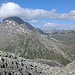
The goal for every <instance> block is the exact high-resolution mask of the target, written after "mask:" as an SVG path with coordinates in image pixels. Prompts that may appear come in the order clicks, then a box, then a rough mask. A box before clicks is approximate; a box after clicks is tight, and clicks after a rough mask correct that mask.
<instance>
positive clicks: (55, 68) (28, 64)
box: [0, 52, 75, 75]
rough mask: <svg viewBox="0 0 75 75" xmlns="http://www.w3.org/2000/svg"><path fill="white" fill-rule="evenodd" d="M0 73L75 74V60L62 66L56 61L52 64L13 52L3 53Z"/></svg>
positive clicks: (3, 74) (0, 60) (29, 74)
mask: <svg viewBox="0 0 75 75" xmlns="http://www.w3.org/2000/svg"><path fill="white" fill-rule="evenodd" d="M0 55H1V56H0V75H75V61H73V62H72V63H70V64H68V65H67V66H62V65H60V64H59V63H57V62H55V63H53V64H54V65H53V64H52V61H50V65H48V64H42V63H38V62H36V61H35V62H34V61H32V60H30V59H25V58H21V57H16V56H15V55H14V54H13V53H5V54H3V55H2V54H1V52H0Z"/></svg>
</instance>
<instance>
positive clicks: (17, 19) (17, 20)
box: [3, 17, 24, 24]
mask: <svg viewBox="0 0 75 75" xmlns="http://www.w3.org/2000/svg"><path fill="white" fill-rule="evenodd" d="M8 21H15V22H17V23H18V24H24V21H23V20H22V19H20V18H18V17H8V18H5V19H4V20H3V22H8Z"/></svg>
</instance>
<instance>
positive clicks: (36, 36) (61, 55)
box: [0, 17, 75, 65]
mask: <svg viewBox="0 0 75 75" xmlns="http://www.w3.org/2000/svg"><path fill="white" fill-rule="evenodd" d="M55 32H57V31H56V30H54V31H53V34H46V33H45V32H44V31H42V30H41V29H39V28H34V27H33V26H32V25H31V24H29V23H28V22H24V21H23V20H22V19H20V18H18V17H8V18H5V19H4V20H3V22H1V23H0V50H1V51H5V52H12V53H14V54H16V55H17V56H21V57H24V58H28V59H35V58H37V59H38V58H40V59H41V58H42V59H47V60H50V59H51V60H56V61H58V62H59V63H61V64H63V65H66V64H67V63H69V62H71V61H73V60H74V59H75V43H74V42H75V39H74V38H75V34H74V33H75V32H74V31H68V30H67V31H63V32H61V33H62V34H58V32H57V33H55ZM63 33H65V34H63ZM66 33H67V34H66ZM68 33H70V34H71V35H70V34H68Z"/></svg>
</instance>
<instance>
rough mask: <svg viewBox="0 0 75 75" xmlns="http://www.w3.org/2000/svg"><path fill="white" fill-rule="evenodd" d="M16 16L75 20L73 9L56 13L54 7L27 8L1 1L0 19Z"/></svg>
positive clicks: (32, 18)
mask: <svg viewBox="0 0 75 75" xmlns="http://www.w3.org/2000/svg"><path fill="white" fill-rule="evenodd" d="M10 16H18V17H21V18H22V19H24V20H35V19H39V18H48V19H56V20H74V21H75V10H71V11H70V12H68V13H62V14H59V13H56V9H52V10H50V11H48V10H43V9H29V8H22V7H20V6H19V5H18V4H15V3H13V2H8V3H3V4H2V6H0V19H3V18H6V17H10Z"/></svg>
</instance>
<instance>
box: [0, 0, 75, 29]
mask: <svg viewBox="0 0 75 75" xmlns="http://www.w3.org/2000/svg"><path fill="white" fill-rule="evenodd" d="M11 5H12V6H11ZM0 9H1V10H0V11H1V12H0V20H2V19H3V18H6V17H9V16H18V17H21V18H22V19H23V20H25V21H28V22H29V23H31V24H32V25H33V26H35V27H40V28H42V27H43V28H57V29H75V0H0ZM16 9H17V10H16ZM5 12H6V13H5ZM13 13H14V14H13Z"/></svg>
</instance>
